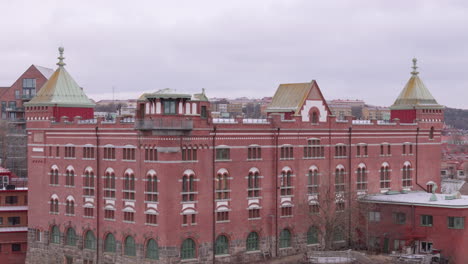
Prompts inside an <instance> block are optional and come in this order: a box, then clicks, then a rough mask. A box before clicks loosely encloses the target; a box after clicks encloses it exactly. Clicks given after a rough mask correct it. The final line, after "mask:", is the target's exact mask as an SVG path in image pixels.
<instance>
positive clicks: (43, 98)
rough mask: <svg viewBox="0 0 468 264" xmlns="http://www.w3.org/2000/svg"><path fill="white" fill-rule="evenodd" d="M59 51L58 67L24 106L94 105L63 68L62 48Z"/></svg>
mask: <svg viewBox="0 0 468 264" xmlns="http://www.w3.org/2000/svg"><path fill="white" fill-rule="evenodd" d="M59 51H60V57H59V60H60V61H59V62H58V63H57V65H58V66H59V67H58V68H57V70H56V71H55V72H54V73H53V74H52V76H50V78H49V80H48V81H47V82H46V83H45V84H44V85H43V86H42V88H41V89H40V90H39V92H38V93H37V94H36V96H35V97H34V98H33V99H31V101H29V102H27V103H25V106H65V107H94V106H95V104H94V103H93V102H92V101H91V100H90V99H89V98H88V97H87V96H86V94H85V93H84V92H83V90H82V89H81V87H80V86H79V85H78V84H77V83H76V82H75V80H74V79H73V78H72V77H71V75H70V74H69V73H68V72H67V70H66V69H65V67H64V66H65V63H64V62H63V59H64V57H63V48H59Z"/></svg>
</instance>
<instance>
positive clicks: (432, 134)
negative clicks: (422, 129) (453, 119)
mask: <svg viewBox="0 0 468 264" xmlns="http://www.w3.org/2000/svg"><path fill="white" fill-rule="evenodd" d="M429 139H434V127H431V130H430V131H429Z"/></svg>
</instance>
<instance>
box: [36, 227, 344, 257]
mask: <svg viewBox="0 0 468 264" xmlns="http://www.w3.org/2000/svg"><path fill="white" fill-rule="evenodd" d="M63 235H64V238H63V244H64V245H66V246H72V247H74V246H77V243H78V236H77V234H76V231H75V229H74V228H72V227H69V228H67V230H66V231H65V234H63ZM334 237H335V238H339V237H338V236H334ZM36 240H38V241H40V232H38V231H36ZM49 241H50V243H52V244H61V243H62V241H61V234H60V230H59V228H58V226H56V225H54V226H52V228H51V230H50V237H49ZM291 242H292V235H291V231H290V230H289V229H287V228H285V229H283V230H281V232H280V237H279V247H280V248H287V247H291ZM229 243H230V242H229V238H228V237H227V236H226V235H219V236H218V237H217V238H216V241H215V255H226V254H229ZM259 243H260V237H259V235H258V233H257V232H255V231H252V232H250V233H249V234H248V236H247V238H246V241H245V245H246V250H247V251H258V250H260V245H259ZM307 243H308V244H317V243H319V231H318V228H317V227H315V226H311V227H310V228H309V230H308V231H307ZM83 247H84V248H85V249H89V250H95V249H96V236H95V235H94V232H93V231H91V230H88V231H86V232H85V233H84V237H83ZM116 249H117V243H116V238H115V236H114V235H113V234H112V233H108V234H107V235H106V236H105V239H104V252H108V253H115V252H116ZM136 250H137V246H136V243H135V239H134V238H133V237H132V236H127V237H125V239H124V243H123V254H124V255H125V256H136ZM144 251H145V252H144V255H145V258H147V259H159V246H158V243H157V242H156V240H155V239H152V238H151V239H148V240H147V242H146V245H145V247H144ZM196 257H197V246H196V243H195V241H194V240H193V239H192V238H187V239H185V240H184V241H183V242H182V244H181V247H180V258H181V259H194V258H196Z"/></svg>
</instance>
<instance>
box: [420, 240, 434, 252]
mask: <svg viewBox="0 0 468 264" xmlns="http://www.w3.org/2000/svg"><path fill="white" fill-rule="evenodd" d="M421 251H422V252H424V253H431V252H432V242H426V241H421Z"/></svg>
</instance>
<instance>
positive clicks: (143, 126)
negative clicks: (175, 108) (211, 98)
mask: <svg viewBox="0 0 468 264" xmlns="http://www.w3.org/2000/svg"><path fill="white" fill-rule="evenodd" d="M135 128H136V129H140V130H182V131H188V130H192V129H193V121H192V120H190V119H173V118H154V119H143V120H142V119H139V120H135Z"/></svg>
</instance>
